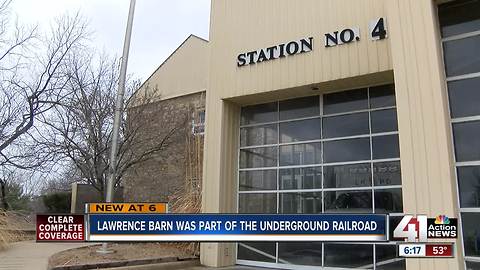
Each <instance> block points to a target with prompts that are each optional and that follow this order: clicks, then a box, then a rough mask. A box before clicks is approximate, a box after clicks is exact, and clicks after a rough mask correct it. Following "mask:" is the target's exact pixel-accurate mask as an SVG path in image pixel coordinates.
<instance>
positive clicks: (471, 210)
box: [460, 207, 480, 213]
mask: <svg viewBox="0 0 480 270" xmlns="http://www.w3.org/2000/svg"><path fill="white" fill-rule="evenodd" d="M460 213H480V207H460Z"/></svg>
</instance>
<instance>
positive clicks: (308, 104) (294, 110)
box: [280, 96, 320, 120]
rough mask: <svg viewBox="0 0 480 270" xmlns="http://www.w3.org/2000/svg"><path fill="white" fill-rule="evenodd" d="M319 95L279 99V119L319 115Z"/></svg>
mask: <svg viewBox="0 0 480 270" xmlns="http://www.w3.org/2000/svg"><path fill="white" fill-rule="evenodd" d="M319 104H320V101H319V96H312V97H304V98H296V99H290V100H284V101H280V120H286V119H295V118H302V117H309V116H317V115H320V105H319Z"/></svg>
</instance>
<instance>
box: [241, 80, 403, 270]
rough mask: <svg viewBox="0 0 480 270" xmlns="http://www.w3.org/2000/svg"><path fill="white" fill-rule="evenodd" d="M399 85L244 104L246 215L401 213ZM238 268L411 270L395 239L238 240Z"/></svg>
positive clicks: (243, 202) (243, 196)
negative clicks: (399, 254) (379, 241)
mask: <svg viewBox="0 0 480 270" xmlns="http://www.w3.org/2000/svg"><path fill="white" fill-rule="evenodd" d="M394 92H395V91H394V87H393V85H384V86H377V87H370V88H363V89H355V90H350V91H344V92H337V93H331V94H325V95H320V96H311V97H304V98H297V99H291V100H283V101H278V102H272V103H266V104H259V105H254V106H248V107H243V108H242V112H241V127H240V134H241V135H240V151H239V179H238V183H239V185H238V193H239V196H238V198H239V200H238V212H239V213H402V212H403V208H402V183H401V173H400V155H399V146H398V128H397V112H396V104H395V93H394ZM237 253H238V254H237V261H238V263H239V264H247V265H257V266H267V267H279V268H295V269H297V268H298V266H299V265H302V266H305V267H309V266H314V267H315V268H316V269H318V266H324V267H333V268H361V269H395V270H396V269H405V261H404V259H401V258H398V257H397V252H396V247H395V245H394V243H386V244H372V243H361V244H352V243H349V244H345V243H320V242H308V243H239V244H238V252H237Z"/></svg>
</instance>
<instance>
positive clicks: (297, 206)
mask: <svg viewBox="0 0 480 270" xmlns="http://www.w3.org/2000/svg"><path fill="white" fill-rule="evenodd" d="M279 212H280V213H282V214H318V213H321V212H322V192H303V193H298V192H295V193H280V209H279Z"/></svg>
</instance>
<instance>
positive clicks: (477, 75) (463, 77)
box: [447, 72, 480, 82]
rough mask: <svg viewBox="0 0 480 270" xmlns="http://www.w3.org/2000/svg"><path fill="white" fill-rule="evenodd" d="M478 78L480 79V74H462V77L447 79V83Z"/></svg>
mask: <svg viewBox="0 0 480 270" xmlns="http://www.w3.org/2000/svg"><path fill="white" fill-rule="evenodd" d="M478 77H480V72H475V73H468V74H462V75H458V76H451V77H447V82H453V81H459V80H465V79H473V78H478Z"/></svg>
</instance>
